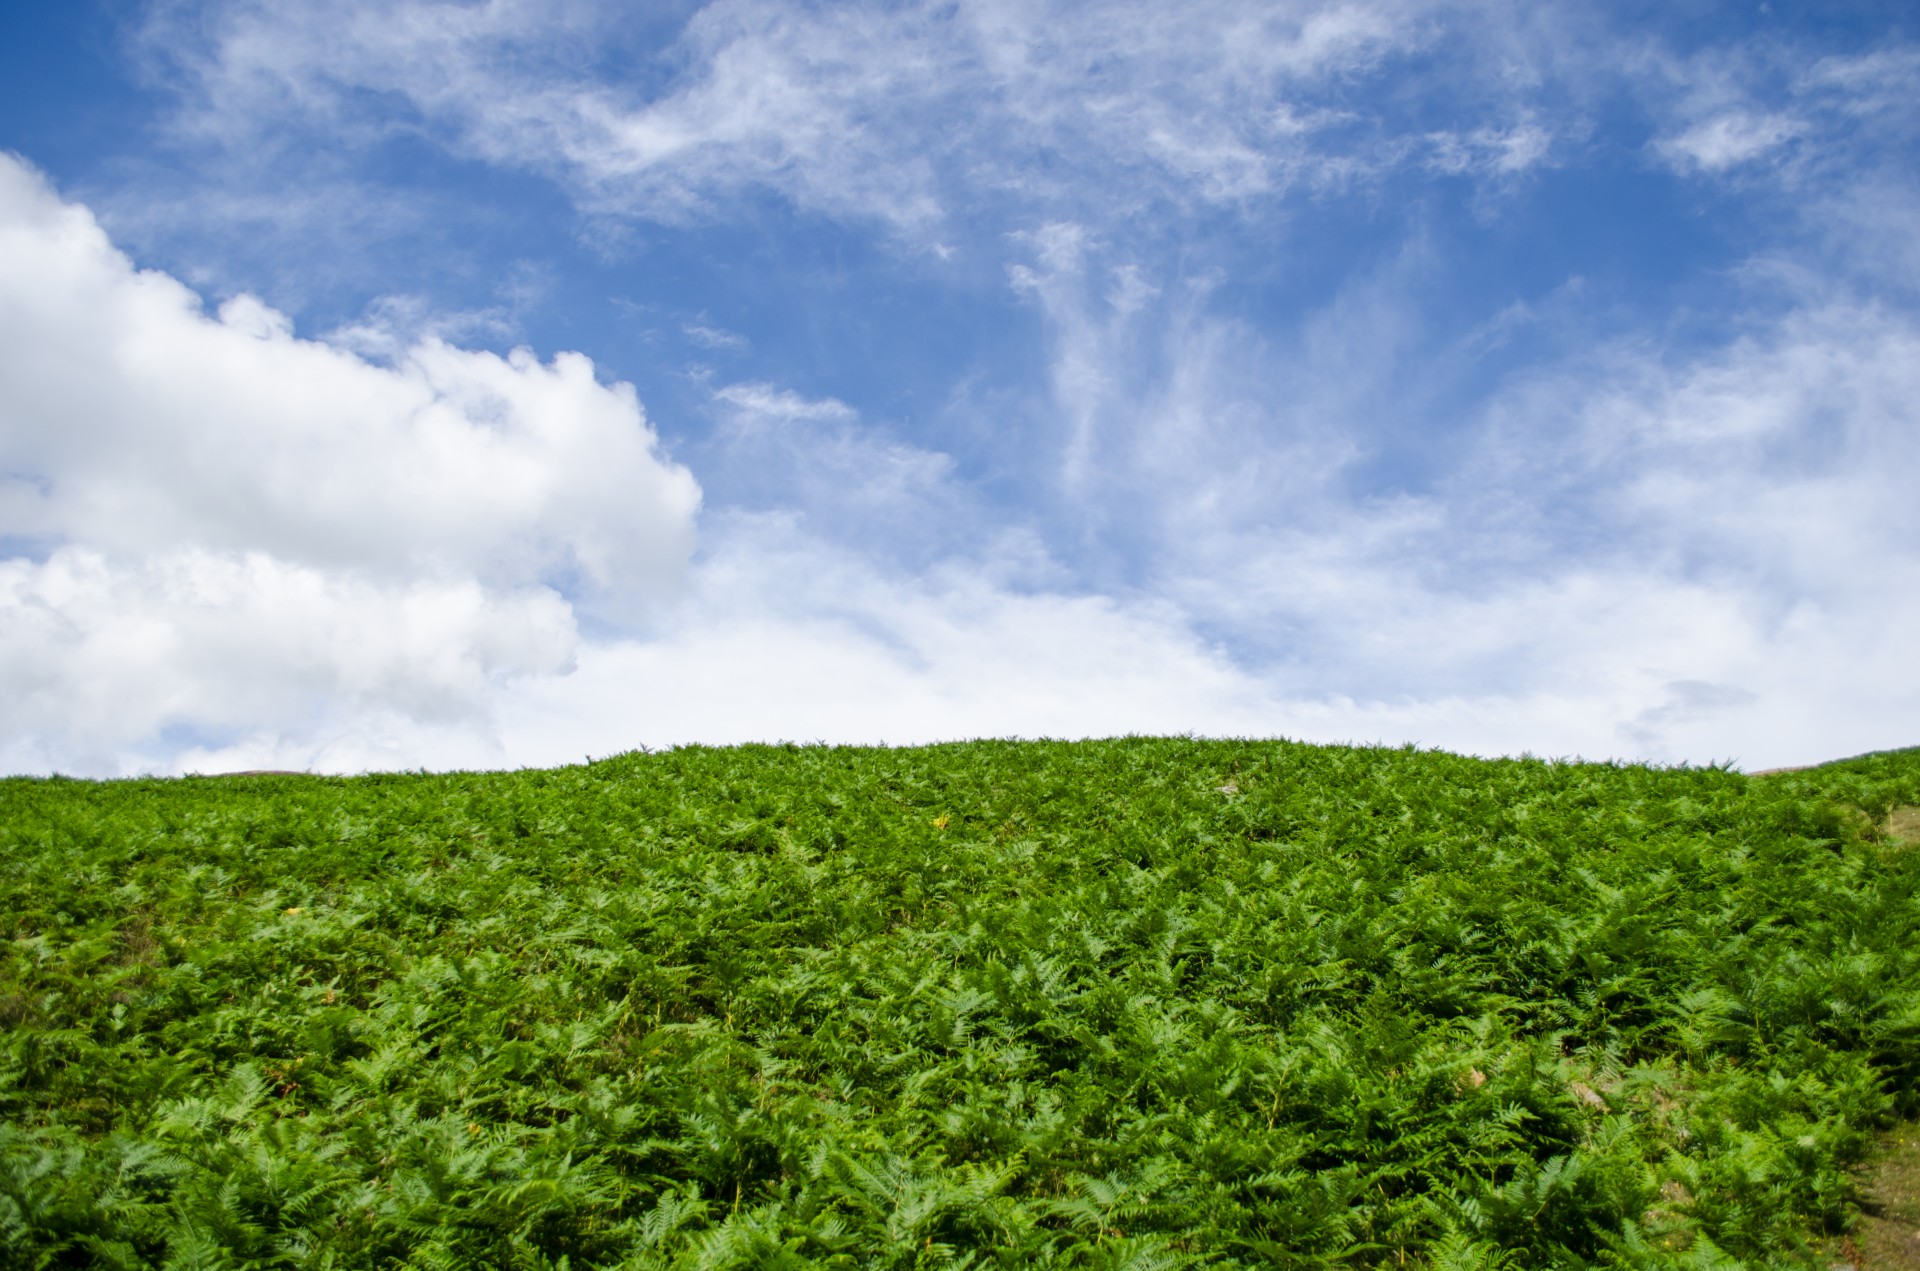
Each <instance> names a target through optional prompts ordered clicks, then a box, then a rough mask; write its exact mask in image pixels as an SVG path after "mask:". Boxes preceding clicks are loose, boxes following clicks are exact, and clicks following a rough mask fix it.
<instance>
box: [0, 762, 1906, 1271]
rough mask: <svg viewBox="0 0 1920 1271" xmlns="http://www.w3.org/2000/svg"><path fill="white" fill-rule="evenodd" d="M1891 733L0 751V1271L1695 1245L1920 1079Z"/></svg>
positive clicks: (1454, 1259)
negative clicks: (1641, 739)
mask: <svg viewBox="0 0 1920 1271" xmlns="http://www.w3.org/2000/svg"><path fill="white" fill-rule="evenodd" d="M1917 805H1920V751H1904V752H1898V753H1893V754H1887V755H1878V756H1867V757H1863V758H1861V759H1857V760H1851V761H1848V762H1846V763H1843V764H1838V765H1830V766H1828V767H1825V768H1820V769H1814V770H1809V771H1802V772H1792V773H1783V774H1780V775H1776V776H1770V777H1765V778H1750V777H1746V776H1743V775H1740V774H1738V773H1734V772H1730V771H1726V770H1722V769H1714V768H1707V769H1673V770H1659V769H1647V768H1639V767H1625V766H1608V765H1578V764H1555V763H1548V762H1543V761H1535V760H1513V761H1498V762H1489V761H1481V760H1472V759H1464V758H1460V757H1457V756H1452V755H1447V754H1441V753H1434V752H1416V751H1411V750H1386V749H1355V748H1342V747H1314V746H1306V745H1299V744H1293V743H1286V742H1211V741H1195V740H1186V739H1126V740H1119V741H1109V742H1088V743H1071V744H1069V743H1049V742H1040V743H1013V742H979V743H966V744H954V745H947V746H936V747H929V748H922V749H909V750H882V749H871V750H869V749H850V748H825V747H747V748H740V749H727V750H711V749H700V748H691V749H682V750H675V751H672V752H668V753H662V754H635V755H628V756H623V757H620V758H617V759H611V760H607V761H603V762H599V763H594V764H591V765H588V766H584V767H577V768H569V769H563V770H558V771H551V772H521V773H495V774H453V775H426V774H419V775H398V776H394V775H389V776H369V777H361V778H353V779H322V778H312V777H296V776H263V777H233V778H189V779H184V780H175V781H132V782H115V783H87V782H77V781H67V780H58V779H56V780H25V779H17V780H10V781H5V782H0V897H4V901H3V903H0V923H4V925H5V929H6V931H5V934H6V937H7V942H6V944H5V946H4V958H5V962H4V967H3V968H0V1024H4V1026H5V1033H4V1039H3V1040H0V1045H3V1046H4V1053H0V1118H3V1120H4V1123H3V1124H0V1249H4V1252H0V1265H5V1266H21V1267H26V1266H45V1265H74V1266H79V1265H101V1266H158V1265H161V1264H162V1263H166V1264H167V1265H175V1266H183V1267H184V1266H205V1267H242V1266H247V1267H255V1266H258V1267H323V1266H337V1267H377V1266H402V1265H406V1266H419V1267H430V1266H433V1267H456V1266H459V1267H494V1266H516V1267H557V1266H563V1265H564V1266H571V1267H575V1268H579V1267H585V1266H632V1267H665V1266H689V1267H691V1266H700V1267H726V1266H738V1267H748V1266H754V1267H770V1266H795V1267H798V1266H811V1265H819V1266H898V1267H908V1266H964V1265H972V1266H996V1265H997V1266H1009V1267H1011V1266H1021V1267H1030V1266H1075V1267H1115V1268H1118V1267H1134V1268H1149V1267H1174V1266H1184V1265H1216V1266H1227V1265H1245V1266H1269V1265H1277V1266H1323V1265H1386V1264H1391V1265H1396V1266H1397V1265H1401V1264H1403V1263H1405V1262H1415V1263H1430V1264H1432V1265H1436V1266H1448V1267H1469V1266H1488V1267H1490V1266H1500V1265H1511V1266H1579V1265H1612V1266H1636V1267H1638V1266H1645V1267H1654V1266H1682V1265H1685V1266H1699V1267H1706V1266H1726V1265H1733V1264H1735V1263H1740V1262H1744V1263H1746V1264H1748V1265H1755V1266H1759V1265H1777V1264H1780V1263H1783V1262H1784V1263H1791V1262H1794V1261H1798V1260H1801V1259H1804V1258H1810V1257H1812V1256H1814V1255H1813V1253H1812V1250H1813V1249H1814V1248H1815V1247H1816V1245H1815V1243H1814V1242H1816V1241H1818V1240H1819V1239H1821V1238H1822V1237H1823V1236H1824V1237H1827V1238H1830V1237H1831V1236H1832V1235H1833V1234H1834V1233H1835V1232H1838V1231H1840V1230H1841V1229H1842V1228H1844V1226H1845V1225H1846V1224H1847V1222H1848V1221H1849V1215H1850V1214H1851V1213H1852V1212H1853V1209H1852V1206H1853V1203H1854V1199H1855V1198H1854V1196H1853V1189H1854V1186H1855V1183H1854V1177H1853V1175H1852V1174H1851V1173H1850V1172H1849V1171H1850V1169H1851V1167H1852V1166H1853V1165H1854V1164H1855V1163H1856V1162H1857V1161H1858V1160H1859V1159H1861V1158H1862V1156H1863V1155H1864V1153H1865V1152H1866V1150H1867V1148H1868V1146H1869V1144H1870V1141H1871V1138H1872V1135H1873V1133H1874V1132H1875V1131H1876V1130H1877V1129H1878V1128H1881V1127H1884V1126H1886V1125H1888V1124H1890V1123H1891V1122H1892V1120H1893V1119H1894V1118H1896V1117H1897V1116H1900V1115H1909V1116H1910V1115H1912V1114H1914V1113H1915V1112H1916V1111H1920V1099H1917V1098H1916V1093H1915V1092H1916V1088H1917V1087H1920V851H1914V850H1912V849H1911V848H1910V847H1909V846H1907V845H1906V844H1905V843H1904V842H1903V841H1902V840H1901V838H1900V836H1899V834H1897V833H1895V832H1894V830H1893V829H1890V828H1889V827H1895V828H1898V827H1900V826H1904V825H1905V824H1906V822H1905V821H1902V820H1900V818H1901V817H1905V816H1908V815H1909V814H1908V813H1906V812H1902V811H1901V809H1903V808H1911V807H1914V806H1917Z"/></svg>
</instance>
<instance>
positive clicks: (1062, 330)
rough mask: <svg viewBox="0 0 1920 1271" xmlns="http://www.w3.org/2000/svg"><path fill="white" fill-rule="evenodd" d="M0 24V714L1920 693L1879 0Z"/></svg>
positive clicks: (1910, 331)
mask: <svg viewBox="0 0 1920 1271" xmlns="http://www.w3.org/2000/svg"><path fill="white" fill-rule="evenodd" d="M6 22H7V24H8V28H9V31H8V34H9V38H8V39H7V40H6V41H3V42H0V82H3V83H5V84H6V85H7V88H6V89H5V90H4V93H0V149H4V150H5V151H7V152H9V156H10V157H7V158H4V159H0V164H4V165H5V166H4V169H3V170H0V252H5V253H7V254H8V259H7V260H6V261H5V262H0V263H4V265H5V268H3V269H0V276H4V277H5V278H6V279H7V280H8V281H6V282H0V359H5V361H4V363H0V371H4V372H5V373H4V374H0V445H4V447H5V449H6V451H7V453H6V455H5V463H4V465H0V469H3V471H4V475H5V479H6V482H7V484H6V485H5V486H4V487H0V550H4V551H5V552H6V553H7V554H8V555H7V557H6V559H4V560H0V637H3V640H0V691H4V692H5V693H6V694H7V695H8V696H9V697H10V698H11V699H13V702H14V707H15V708H14V709H12V710H9V711H8V712H6V714H7V715H8V717H9V719H10V722H9V723H8V724H6V725H4V726H0V764H4V765H5V766H6V767H8V768H10V769H12V770H17V771H46V770H56V769H57V770H62V771H78V772H91V773H101V774H111V773H119V772H134V771H182V770H217V769H220V768H226V767H264V766H275V767H296V768H304V767H315V768H320V769H327V770H357V769H361V768H370V767H371V768H380V767H412V766H427V767H448V766H498V765H512V764H521V763H547V762H564V761H568V760H572V759H577V758H578V757H579V756H580V755H582V754H585V753H608V752H611V751H617V750H622V749H628V748H631V747H633V746H637V745H641V744H647V745H656V746H657V745H667V744H675V743H679V742H689V741H707V742H727V741H741V740H772V739H780V738H793V739H798V740H815V739H822V740H832V741H882V740H883V741H889V742H912V741H923V740H933V739H940V738H950V737H964V736H977V735H1027V736H1033V735H1052V736H1074V735H1103V734H1111V733H1118V732H1129V731H1143V732H1175V731H1192V732H1198V733H1207V734H1234V735H1286V736H1294V737H1306V738H1310V739H1322V740H1348V739H1352V740H1361V741H1384V742H1389V743H1396V744H1397V743H1404V742H1413V743H1416V744H1421V745H1433V746H1445V747H1449V748H1455V749H1462V750H1469V751H1474V752H1478V753H1520V752H1532V753H1537V754H1548V755H1575V754H1578V755H1583V756H1586V757H1590V758H1608V757H1619V758H1634V759H1653V760H1660V761H1693V762H1709V761H1716V760H1733V761H1736V762H1739V763H1743V764H1746V765H1748V766H1764V765H1767V764H1776V763H1788V762H1798V761H1808V760H1815V759H1820V758H1826V757H1832V756H1834V755H1838V754H1844V753H1852V752H1856V751H1859V750H1865V749H1870V748H1875V747H1883V746H1893V745H1901V744H1908V743H1911V742H1913V741H1915V740H1917V738H1916V737H1915V736H1914V735H1913V722H1912V721H1913V720H1915V719H1916V718H1920V712H1917V711H1916V709H1915V708H1916V707H1920V672H1916V671H1915V670H1914V669H1913V665H1914V664H1916V663H1920V659H1915V658H1914V657H1913V656H1912V655H1911V647H1912V644H1913V640H1912V637H1911V635H1910V633H1911V632H1913V631H1914V630H1916V629H1920V627H1917V626H1916V621H1917V620H1920V513H1916V511H1915V510H1914V509H1915V506H1916V505H1920V499H1915V498H1914V497H1913V491H1914V489H1915V487H1916V478H1920V445H1916V443H1917V442H1920V406H1916V403H1917V402H1920V287H1917V286H1916V284H1920V219H1917V218H1916V213H1915V208H1916V207H1920V188H1916V187H1920V175H1917V174H1920V165H1916V164H1915V158H1916V145H1915V142H1916V135H1917V133H1920V32H1916V31H1915V25H1916V24H1915V20H1914V19H1913V17H1912V16H1911V15H1910V13H1909V11H1908V9H1907V8H1906V7H1905V6H1898V5H1892V4H1855V5H1836V4H1827V5H1821V6H1789V5H1767V4H1761V5H1720V4H1689V5H1659V6H1653V5H1646V6H1642V5H1612V6H1608V5H1591V4H1579V5H1573V4H1568V5H1556V4H1517V3H1494V2H1488V3H1452V4H1430V3H1420V2H1418V0H1352V2H1350V3H1331V4H1311V3H1309V4H1248V3H1240V2H1238V0H1217V2H1212V3H1198V4H1193V5H1185V6H1178V7H1168V6H1155V5H1149V4H1140V3H1132V2H1127V0H1116V2H1114V3H1105V4H1075V5H1059V6H1047V5H1034V4H1031V3H1027V4H1013V3H999V2H980V3H946V4H936V5H915V4H888V5H863V4H839V5H832V6H806V5H798V4H771V3H763V2H760V0H739V2H737V3H726V2H722V3H714V4H708V5H696V4H686V5H668V4H660V5H649V6H630V5H618V4H603V3H596V2H594V0H561V2H559V3H544V4H533V3H520V2H518V0H492V2H488V3H438V2H427V0H402V2H401V3H397V4H396V3H382V4H378V5H375V4H372V3H362V2H360V0H339V2H331V3H309V4H299V5H294V4H285V3H265V2H262V0H218V2H214V3H186V2H174V0H167V2H164V3H149V4H146V5H137V6H127V5H105V4H89V3H76V4H73V5H68V6H39V7H37V8H34V9H23V10H22V11H20V12H15V13H10V14H9V16H8V17H7V18H6Z"/></svg>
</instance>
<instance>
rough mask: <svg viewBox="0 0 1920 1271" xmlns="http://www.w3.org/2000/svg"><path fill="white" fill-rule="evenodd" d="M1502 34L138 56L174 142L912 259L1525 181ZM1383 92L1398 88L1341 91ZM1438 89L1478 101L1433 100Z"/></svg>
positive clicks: (296, 47) (467, 26)
mask: <svg viewBox="0 0 1920 1271" xmlns="http://www.w3.org/2000/svg"><path fill="white" fill-rule="evenodd" d="M1507 17H1508V15H1507V14H1506V12H1505V10H1504V8H1503V7H1502V6H1499V5H1493V4H1487V5H1478V6H1467V7H1461V6H1440V5H1433V4H1428V3H1425V2H1424V0H1344V2H1338V3H1315V4H1295V5H1283V6H1273V5H1254V4H1247V3H1243V2H1242V0H1208V2H1207V3H1204V4H1201V5H1197V6H1183V7H1182V8H1180V9H1179V10H1177V11H1175V10H1169V9H1166V8H1165V7H1164V6H1158V5H1151V4H1142V3H1138V2H1137V0H1107V2H1105V3H1100V4H1093V5H1060V6H1051V7H1045V6H1043V7H1042V8H1040V9H1035V8H1033V7H1032V6H1026V5H1012V4H1006V3H1000V2H998V0H968V2H967V3H962V4H959V5H923V4H914V5H906V6H899V5H885V6H881V5H868V4H854V5H835V6H825V7H821V8H811V7H801V6H792V5H785V4H772V3H764V2H762V0H722V2H721V3H715V4H711V5H708V6H706V7H704V8H702V9H700V10H699V11H698V12H697V13H695V14H694V15H693V16H692V17H691V19H690V20H688V21H687V22H686V24H685V27H684V29H682V30H681V31H680V32H679V34H678V38H677V39H676V40H674V41H673V43H672V44H671V47H670V51H668V52H665V53H660V52H655V53H653V54H651V55H647V56H641V55H635V56H632V57H625V56H621V55H620V54H621V53H623V52H624V51H625V49H624V48H623V46H620V45H618V44H617V43H616V45H615V49H616V51H615V53H614V54H613V55H610V56H607V55H603V56H591V55H583V50H584V49H585V48H586V47H587V46H589V45H590V44H591V42H592V41H594V40H595V39H598V38H607V37H610V36H612V35H613V33H616V32H618V31H620V30H621V29H622V27H623V25H624V24H625V22H626V20H627V15H626V14H625V12H624V11H623V10H621V9H620V8H619V7H617V6H601V5H595V4H590V3H580V2H575V3H569V4H566V5H562V6H558V7H557V8H556V7H551V6H544V5H543V6H533V5H525V4H520V3H512V2H509V0H493V2H491V3H488V4H483V5H468V4H453V3H447V2H444V0H409V2H408V3H404V4H401V5H400V6H398V8H397V9H396V8H395V6H392V5H371V4H361V3H342V4H333V5H328V6H324V7H318V8H309V7H288V6H282V5H268V4H261V3H254V2H252V0H234V2H233V3H227V4H223V5H220V6H217V7H215V8H213V9H211V10H207V9H205V8H203V7H201V6H197V5H196V6H190V7H185V8H182V7H176V6H162V7H160V8H158V9H157V10H156V12H155V18H154V20H153V22H152V23H151V24H150V27H149V42H150V47H152V48H153V49H154V50H155V51H156V54H157V56H159V57H160V59H161V60H162V62H163V64H164V65H165V66H167V67H168V69H169V72H170V73H171V74H172V75H174V76H176V77H177V78H178V80H179V81H180V82H181V83H182V85H183V88H184V90H185V93H186V95H185V97H184V98H183V112H182V114H181V115H180V117H179V126H180V127H181V128H183V129H185V130H186V131H187V132H188V133H189V134H193V135H197V136H201V137H204V138H210V139H213V140H216V141H219V142H222V143H225V144H229V145H244V146H248V147H255V146H259V145H262V144H271V143H272V142H273V140H274V139H275V138H276V137H284V136H289V135H291V136H298V135H302V134H303V133H304V132H305V131H306V130H308V129H314V128H324V129H326V130H328V131H329V132H331V133H334V134H335V135H337V136H338V135H344V136H346V137H349V138H351V137H354V136H356V135H358V136H362V137H365V138H367V139H375V138H378V137H381V136H385V135H390V134H393V133H396V132H402V133H404V132H417V133H420V134H422V135H426V136H431V137H434V138H436V139H438V140H439V141H441V142H443V143H444V144H447V145H449V146H452V147H454V148H455V149H458V150H460V151H462V152H465V153H468V154H472V155H475V156H477V157H480V158H484V159H486V160H488V161H490V162H495V163H507V164H513V165H517V166H521V167H524V168H529V169H533V170H538V171H543V172H546V173H548V174H549V175H552V176H554V177H556V178H557V179H559V180H561V181H562V182H563V183H565V184H566V185H567V186H568V187H569V188H570V189H571V190H572V191H573V192H574V193H575V195H576V197H577V198H578V199H579V200H580V201H581V203H582V204H583V206H585V207H588V208H590V209H593V210H596V211H603V212H612V213H615V214H619V215H636V216H642V217H649V218H654V219H661V220H667V221H678V220H684V219H686V218H690V217H699V216H705V215H711V214H713V213H714V210H715V209H716V208H717V207H718V206H720V205H722V204H723V203H725V202H726V201H728V200H731V199H734V198H736V197H739V196H740V195H741V194H742V193H744V192H745V191H748V190H750V189H754V188H761V189H767V190H772V191H775V192H778V193H779V194H780V195H782V196H784V197H786V198H789V199H791V200H793V201H794V202H795V203H796V204H797V205H799V206H802V207H805V208H810V209H815V210H818V211H822V212H825V213H827V214H829V215H834V216H849V217H854V218H858V219H861V220H869V219H876V218H877V219H878V220H880V221H882V222H885V223H887V224H890V225H892V226H893V227H894V228H895V229H896V230H897V231H899V232H902V233H906V234H908V235H910V236H914V237H916V238H921V237H937V235H938V233H939V230H940V227H941V226H942V225H943V224H945V225H947V226H948V228H949V230H950V229H951V227H952V226H951V222H952V218H953V216H954V214H955V213H957V212H962V211H975V210H977V209H979V208H980V207H982V206H988V205H991V204H993V203H995V202H1002V203H1008V204H1012V205H1015V206H1018V207H1020V208H1021V209H1023V211H1024V212H1025V213H1027V214H1033V213H1038V214H1040V215H1052V216H1079V217H1081V218H1083V219H1084V218H1085V216H1086V215H1087V214H1088V213H1089V212H1090V211H1091V210H1092V209H1093V208H1094V207H1096V206H1105V207H1110V208H1111V209H1112V210H1113V211H1114V212H1116V213H1124V211H1125V208H1126V207H1128V206H1135V207H1137V206H1142V205H1144V203H1145V202H1150V201H1157V202H1161V203H1166V204H1173V205H1208V204H1226V205H1240V204H1245V203H1247V202H1248V201H1249V200H1255V201H1257V200H1262V199H1270V198H1274V197H1278V196H1283V195H1285V194H1287V193H1288V192H1289V191H1292V190H1295V189H1304V190H1309V191H1311V190H1316V189H1318V190H1325V189H1331V188H1343V187H1346V186H1350V185H1351V184H1353V183H1355V182H1365V181H1367V180H1369V179H1371V178H1372V177H1373V176H1375V175H1377V174H1378V173H1380V172H1383V171H1387V170H1391V169H1393V168H1396V167H1398V166H1401V165H1404V164H1407V163H1414V164H1427V165H1431V166H1433V167H1435V168H1437V169H1439V170H1442V171H1448V172H1454V173H1470V172H1475V171H1482V170H1484V171H1490V172H1495V173H1501V174H1511V173H1514V172H1517V171H1521V170H1524V169H1526V168H1527V167H1530V166H1532V165H1535V164H1538V163H1540V162H1543V161H1545V159H1546V158H1547V156H1548V154H1549V152H1550V150H1551V147H1552V144H1553V131H1552V123H1551V121H1550V120H1548V119H1546V118H1545V117H1544V116H1543V115H1542V114H1541V112H1539V111H1537V110H1535V109H1534V108H1533V105H1532V103H1533V101H1534V99H1535V98H1536V97H1537V95H1538V93H1539V89H1540V85H1541V83H1542V80H1541V79H1540V78H1539V77H1537V76H1529V75H1526V74H1514V73H1512V66H1511V61H1512V58H1513V55H1514V53H1515V51H1516V47H1517V44H1518V42H1519V40H1520V32H1522V31H1524V30H1525V29H1526V24H1525V23H1524V22H1521V23H1514V22H1511V21H1507V20H1506V19H1507ZM1414 57H1419V58H1423V59H1425V61H1424V64H1423V70H1422V72H1421V74H1420V76H1418V77H1416V78H1407V77H1405V75H1404V64H1405V63H1406V61H1407V59H1409V58H1414ZM1502 59H1504V60H1505V61H1506V62H1507V63H1508V65H1507V66H1505V67H1504V68H1502V69H1499V70H1493V69H1490V67H1489V64H1493V63H1498V62H1500V61H1501V60H1502ZM1454 61H1458V62H1460V63H1461V70H1460V72H1459V73H1458V75H1457V76H1448V75H1440V74H1437V72H1436V70H1435V68H1436V67H1437V66H1445V65H1448V64H1450V63H1451V62H1454ZM1386 77H1394V78H1396V79H1397V81H1398V83H1399V84H1400V86H1401V89H1402V91H1401V92H1399V93H1396V94H1395V95H1394V97H1393V98H1387V99H1383V98H1381V97H1380V96H1379V95H1378V94H1374V93H1371V92H1369V91H1366V90H1367V89H1369V88H1371V87H1372V86H1374V85H1376V84H1377V83H1378V82H1379V81H1380V80H1381V79H1383V78H1386ZM1457 80H1474V81H1477V83H1476V91H1475V92H1474V93H1472V94H1469V95H1466V96H1464V97H1461V96H1456V95H1453V94H1451V93H1450V92H1449V90H1450V89H1452V88H1455V87H1457V83H1456V82H1455V81H1457ZM1409 96H1410V97H1411V98H1412V100H1406V98H1408V97H1409ZM1436 125H1437V126H1436ZM1090 195H1091V196H1092V197H1091V199H1090V197H1089V196H1090ZM1116 198H1117V199H1118V200H1119V204H1120V205H1119V206H1115V200H1116Z"/></svg>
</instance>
